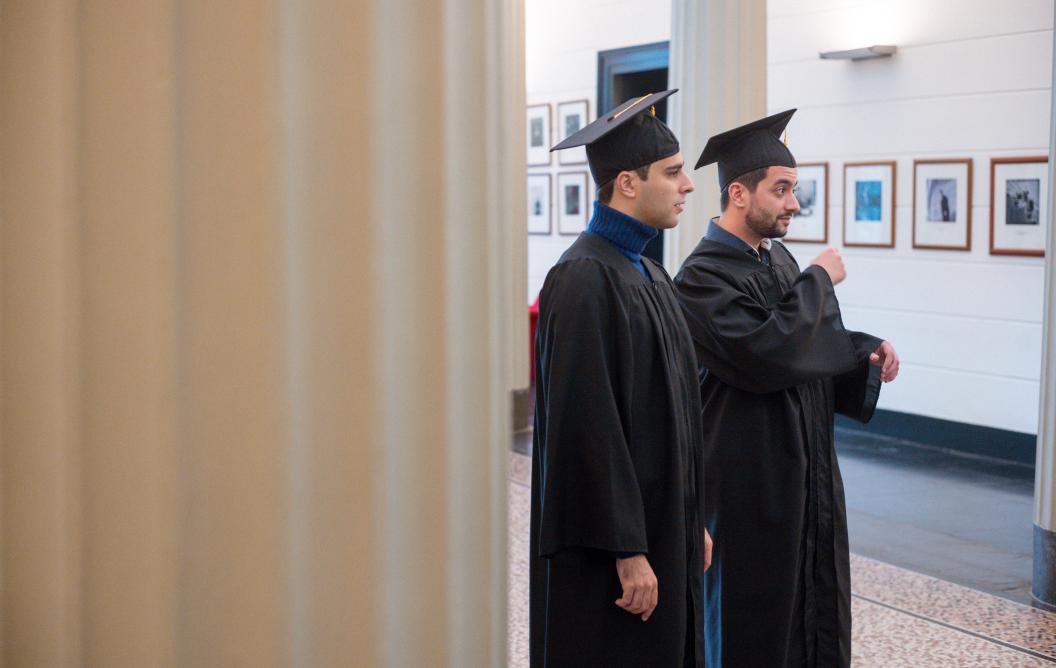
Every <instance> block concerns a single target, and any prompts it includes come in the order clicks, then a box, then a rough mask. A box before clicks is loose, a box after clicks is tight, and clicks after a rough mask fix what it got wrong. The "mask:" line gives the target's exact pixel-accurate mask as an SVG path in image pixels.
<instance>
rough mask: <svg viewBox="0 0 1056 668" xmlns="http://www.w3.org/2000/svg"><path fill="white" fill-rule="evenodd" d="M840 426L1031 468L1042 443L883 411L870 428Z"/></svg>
mask: <svg viewBox="0 0 1056 668" xmlns="http://www.w3.org/2000/svg"><path fill="white" fill-rule="evenodd" d="M836 426H837V427H839V428H841V429H847V430H850V431H859V432H865V433H869V434H878V435H880V436H887V437H889V438H897V439H901V440H903V441H909V442H911V443H919V444H921V445H928V446H931V447H935V448H943V449H945V450H952V451H954V452H963V453H965V454H971V455H981V456H984V457H993V458H994V459H1003V460H1005V461H1010V462H1015V463H1017V464H1026V465H1029V466H1031V467H1033V466H1034V455H1035V449H1036V448H1037V440H1038V437H1037V436H1036V435H1034V434H1024V433H1021V432H1018V431H1008V430H1005V429H994V428H993V427H979V426H976V425H971V424H965V423H963V422H952V421H950V420H940V419H938V418H932V417H925V416H923V415H912V414H910V413H899V412H897V411H887V410H881V409H877V411H876V414H875V415H874V416H873V419H872V420H870V421H869V424H861V423H859V422H855V421H854V420H851V419H849V418H845V417H843V416H842V415H837V416H836Z"/></svg>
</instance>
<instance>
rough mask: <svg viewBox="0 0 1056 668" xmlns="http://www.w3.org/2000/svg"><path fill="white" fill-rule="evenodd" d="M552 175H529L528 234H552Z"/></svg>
mask: <svg viewBox="0 0 1056 668" xmlns="http://www.w3.org/2000/svg"><path fill="white" fill-rule="evenodd" d="M550 210H551V207H550V175H549V174H529V175H528V234H550V229H551V224H550V220H551V216H550Z"/></svg>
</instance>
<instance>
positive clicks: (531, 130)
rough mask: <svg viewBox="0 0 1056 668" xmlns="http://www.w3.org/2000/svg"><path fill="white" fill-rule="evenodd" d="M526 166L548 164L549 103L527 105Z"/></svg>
mask: <svg viewBox="0 0 1056 668" xmlns="http://www.w3.org/2000/svg"><path fill="white" fill-rule="evenodd" d="M526 132H527V136H526V141H527V146H528V166H529V167H544V166H546V165H549V164H550V105H549V104H533V105H530V106H529V107H528V120H527V127H526Z"/></svg>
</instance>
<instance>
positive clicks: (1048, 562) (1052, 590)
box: [1030, 524, 1056, 612]
mask: <svg viewBox="0 0 1056 668" xmlns="http://www.w3.org/2000/svg"><path fill="white" fill-rule="evenodd" d="M1030 595H1031V598H1032V599H1033V603H1034V606H1035V607H1038V608H1041V609H1043V610H1048V611H1049V612H1056V533H1053V532H1051V531H1047V530H1045V529H1042V528H1041V527H1039V526H1038V525H1037V524H1035V525H1034V578H1033V583H1032V585H1031V590H1030Z"/></svg>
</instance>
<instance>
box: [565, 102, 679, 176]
mask: <svg viewBox="0 0 1056 668" xmlns="http://www.w3.org/2000/svg"><path fill="white" fill-rule="evenodd" d="M677 91H678V89H677V88H675V89H673V90H665V91H664V92H662V93H650V94H649V95H643V96H642V97H636V98H633V99H630V100H627V101H626V102H624V103H623V104H621V105H620V106H618V107H616V108H615V109H613V110H612V111H610V112H608V113H606V114H603V115H601V116H600V117H599V118H598V120H596V121H594V122H593V123H591V124H590V125H588V126H586V127H585V128H583V129H582V130H580V131H579V132H576V133H575V134H572V135H569V136H568V137H567V138H566V139H565V140H564V141H562V142H561V143H559V144H558V145H557V146H555V147H553V148H552V149H550V150H551V151H560V150H561V149H564V148H573V147H575V146H586V147H587V163H588V164H589V165H590V174H591V176H593V177H594V182H595V183H596V184H598V185H599V186H602V185H604V184H606V183H608V182H609V181H611V180H613V179H614V178H616V175H617V174H619V173H620V172H625V171H629V170H632V169H638V168H639V167H644V166H645V165H651V164H652V163H654V162H656V161H657V160H663V159H664V158H669V157H671V156H672V155H674V154H676V153H678V139H676V138H675V133H673V132H671V128H669V127H667V126H666V125H664V122H663V121H661V120H660V119H658V118H657V117H656V114H655V112H654V111H653V105H655V104H656V103H657V102H659V101H660V100H663V99H664V98H666V97H668V96H669V95H672V94H674V93H676V92H677ZM643 112H644V113H643Z"/></svg>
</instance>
